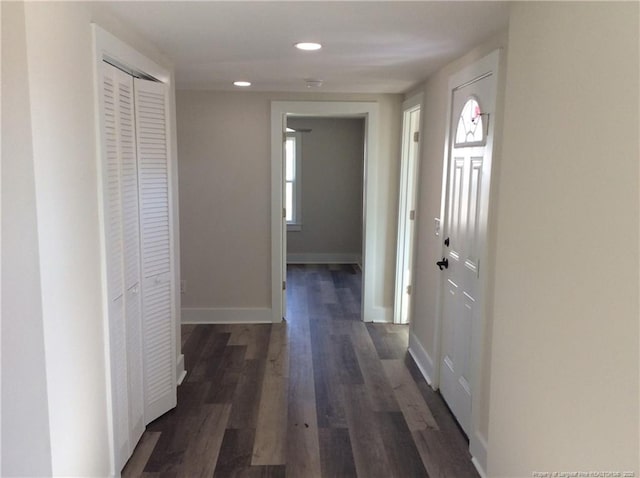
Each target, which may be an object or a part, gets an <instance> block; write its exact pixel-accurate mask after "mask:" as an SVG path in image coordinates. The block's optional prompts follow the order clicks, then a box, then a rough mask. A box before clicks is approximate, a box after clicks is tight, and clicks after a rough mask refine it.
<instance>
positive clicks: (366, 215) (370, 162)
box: [271, 101, 383, 323]
mask: <svg viewBox="0 0 640 478" xmlns="http://www.w3.org/2000/svg"><path fill="white" fill-rule="evenodd" d="M287 116H313V117H344V118H364V123H365V127H364V135H365V139H364V141H365V148H364V151H365V152H364V178H363V224H362V320H363V321H371V320H373V318H374V317H375V315H374V314H375V310H374V304H373V298H374V286H375V284H376V282H377V281H378V280H381V278H382V272H383V271H382V266H383V264H382V259H378V258H376V257H375V255H374V254H367V251H368V250H375V248H374V246H375V243H374V241H375V234H374V233H373V231H375V230H376V229H377V225H378V218H377V215H376V210H375V198H376V197H377V196H378V195H379V190H378V189H379V188H378V183H377V177H378V174H377V169H378V104H377V103H374V102H348V101H272V102H271V313H272V321H273V322H274V323H278V322H281V321H282V318H283V317H284V316H285V297H284V292H285V291H284V290H283V287H282V284H283V282H284V281H285V280H286V277H285V273H284V270H285V266H286V257H285V254H284V250H283V249H284V246H285V245H286V232H284V231H286V227H285V228H283V226H282V223H283V220H284V218H283V217H282V216H283V214H282V211H283V206H284V204H283V192H282V191H283V183H284V171H283V169H284V168H283V161H282V158H283V154H284V142H283V140H282V138H283V136H282V135H283V132H284V131H283V124H285V120H286V117H287Z"/></svg>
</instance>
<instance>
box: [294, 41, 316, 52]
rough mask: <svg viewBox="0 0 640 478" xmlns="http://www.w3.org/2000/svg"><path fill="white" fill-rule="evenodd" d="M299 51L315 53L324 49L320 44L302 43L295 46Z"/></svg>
mask: <svg viewBox="0 0 640 478" xmlns="http://www.w3.org/2000/svg"><path fill="white" fill-rule="evenodd" d="M294 46H295V47H296V48H297V49H298V50H305V51H313V50H319V49H320V48H322V45H321V44H320V43H311V42H301V43H296V44H295V45H294Z"/></svg>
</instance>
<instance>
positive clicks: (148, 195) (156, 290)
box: [135, 79, 176, 423]
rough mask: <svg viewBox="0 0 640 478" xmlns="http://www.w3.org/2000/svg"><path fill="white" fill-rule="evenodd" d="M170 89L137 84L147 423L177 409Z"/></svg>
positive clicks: (149, 84) (155, 84)
mask: <svg viewBox="0 0 640 478" xmlns="http://www.w3.org/2000/svg"><path fill="white" fill-rule="evenodd" d="M166 97H167V96H166V86H165V85H163V84H161V83H155V82H150V81H145V80H139V79H136V80H135V105H136V144H137V156H138V181H139V198H140V225H141V227H140V236H141V261H142V280H143V282H142V306H143V341H144V361H145V362H144V387H145V405H144V410H145V422H146V423H149V422H150V421H152V420H154V419H155V418H157V417H158V416H160V415H162V414H163V413H165V412H167V411H168V410H170V409H171V408H173V407H175V405H176V383H175V376H176V373H175V366H176V364H175V356H174V350H175V330H174V325H173V302H172V300H173V299H172V295H173V287H174V285H173V281H172V271H171V264H172V263H171V216H170V198H171V195H170V188H169V184H170V183H169V181H170V171H169V155H168V151H169V144H168V141H167V120H166V118H167V107H166V104H167V100H166Z"/></svg>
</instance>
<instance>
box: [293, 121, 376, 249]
mask: <svg viewBox="0 0 640 478" xmlns="http://www.w3.org/2000/svg"><path fill="white" fill-rule="evenodd" d="M287 126H289V127H290V128H294V129H310V130H311V131H310V132H304V133H301V134H300V135H299V138H300V141H301V149H302V152H301V153H302V164H301V169H302V171H301V173H302V174H301V181H302V201H301V205H302V230H301V231H289V232H288V233H287V254H288V256H290V255H291V256H292V257H324V256H326V257H330V256H333V257H336V258H338V260H339V258H340V257H353V258H358V257H361V256H362V208H363V204H362V182H363V175H364V170H363V167H364V161H363V159H364V119H356V118H289V119H288V120H287ZM319 255H321V256H319Z"/></svg>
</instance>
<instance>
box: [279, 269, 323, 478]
mask: <svg viewBox="0 0 640 478" xmlns="http://www.w3.org/2000/svg"><path fill="white" fill-rule="evenodd" d="M295 272H297V271H295ZM295 272H294V277H295ZM299 279H300V281H296V282H294V286H293V287H291V288H290V289H288V291H287V292H288V296H287V298H288V299H289V297H290V296H292V297H291V300H289V304H290V305H291V307H290V308H288V310H289V311H291V317H290V321H289V323H288V327H287V330H288V333H289V334H288V343H289V391H288V396H287V399H288V408H287V470H286V471H287V476H289V477H296V478H297V477H312V478H315V477H320V476H321V471H320V444H319V442H318V423H317V416H316V398H315V387H314V376H313V359H312V353H311V350H312V349H311V336H310V326H309V322H310V320H311V317H310V314H309V307H310V305H309V300H310V299H311V300H313V296H312V294H310V292H309V290H308V287H307V286H308V284H309V279H308V278H307V277H306V275H305V274H302V275H301V277H299Z"/></svg>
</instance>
